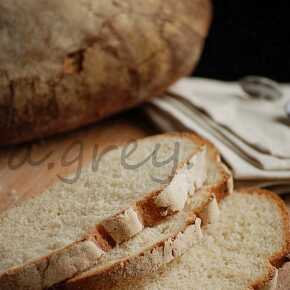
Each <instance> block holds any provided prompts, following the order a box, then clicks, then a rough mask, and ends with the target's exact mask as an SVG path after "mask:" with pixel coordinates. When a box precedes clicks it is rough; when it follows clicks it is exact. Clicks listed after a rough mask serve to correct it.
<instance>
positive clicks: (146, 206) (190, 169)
mask: <svg viewBox="0 0 290 290" xmlns="http://www.w3.org/2000/svg"><path fill="white" fill-rule="evenodd" d="M211 150H213V149H211ZM214 152H215V151H214ZM215 154H216V153H211V154H207V153H206V142H204V141H203V140H201V139H199V138H198V137H196V136H194V135H191V134H166V135H160V136H156V137H151V138H146V139H144V140H140V141H137V142H136V143H134V144H133V145H132V144H131V145H130V146H123V147H119V148H117V149H115V150H113V151H110V152H108V153H106V154H105V155H104V156H102V158H101V159H100V160H99V162H98V163H97V165H98V166H97V168H95V169H97V170H92V168H87V169H86V170H84V171H83V172H82V173H81V175H80V178H79V179H78V180H77V181H76V182H75V183H74V184H67V183H63V182H60V183H58V184H57V185H55V186H54V187H52V188H51V189H49V190H48V191H47V192H45V193H43V194H42V195H41V196H39V197H37V198H35V199H31V200H29V201H27V202H25V203H24V204H22V205H20V206H18V207H16V208H13V209H11V210H8V211H7V212H6V213H4V214H3V215H2V216H1V217H0V233H1V234H0V288H1V289H9V290H11V289H43V288H47V287H49V286H52V285H54V284H55V283H59V282H61V281H64V280H66V279H69V278H71V277H73V276H75V275H76V274H78V273H80V272H82V271H84V270H86V269H88V268H90V267H91V266H93V265H95V264H96V263H98V262H99V260H100V258H101V257H102V256H103V255H104V254H105V253H106V252H109V251H111V250H112V249H114V248H115V247H117V246H118V244H122V243H124V241H127V240H130V239H132V238H133V237H134V236H135V235H136V234H137V233H139V232H142V231H144V230H146V228H147V227H148V226H150V227H152V226H154V225H156V224H159V223H160V222H161V221H163V220H166V216H170V215H171V214H173V213H176V212H178V211H182V210H183V208H184V207H185V206H186V202H187V200H188V197H189V196H190V195H193V196H196V197H195V199H196V200H197V201H198V200H199V199H200V200H202V203H203V204H204V205H205V204H207V203H208V201H209V200H210V198H211V196H210V195H209V194H208V195H206V194H202V195H200V194H193V193H194V192H195V191H196V190H197V189H198V188H200V187H201V186H202V185H203V183H204V182H205V179H206V175H207V172H208V169H207V165H206V160H207V158H208V157H207V156H208V155H211V156H212V157H211V158H213V162H217V163H218V166H222V165H221V164H219V160H218V157H217V156H213V155H215ZM145 160H146V162H144V161H145ZM95 165H96V164H95ZM208 166H209V167H211V166H215V165H212V164H209V165H208ZM209 171H210V173H209V177H208V180H209V181H211V180H212V179H214V180H215V181H217V182H216V183H214V184H215V186H217V189H221V188H222V189H224V190H225V191H226V185H225V183H226V182H228V180H229V179H230V178H229V174H228V173H224V169H223V171H222V173H220V172H216V171H213V172H211V170H209ZM220 174H221V175H222V176H219V175H220ZM211 175H212V176H211ZM216 175H217V176H216ZM219 178H220V179H219ZM176 192H178V194H175V193H176ZM219 192H220V190H218V191H217V195H218V198H220V196H219ZM221 192H222V191H221ZM221 195H222V194H221ZM200 196H201V197H200ZM191 216H193V214H191ZM193 220H194V219H193ZM193 220H192V221H193Z"/></svg>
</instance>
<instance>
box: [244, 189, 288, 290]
mask: <svg viewBox="0 0 290 290" xmlns="http://www.w3.org/2000/svg"><path fill="white" fill-rule="evenodd" d="M239 192H241V193H245V194H249V193H250V194H255V195H261V196H268V197H269V198H270V199H272V201H273V202H275V204H276V205H277V206H278V208H279V209H280V213H281V216H282V219H283V228H284V230H283V233H284V241H285V244H284V246H283V248H282V249H281V251H280V252H278V253H276V254H275V255H273V256H272V257H270V258H269V272H268V274H267V275H265V276H263V277H260V278H259V279H258V280H257V281H255V282H254V283H252V285H250V287H249V289H255V290H256V289H261V288H262V287H264V286H265V285H267V284H268V283H269V282H270V281H271V279H272V278H273V276H274V273H275V268H279V267H280V266H281V264H282V262H283V261H284V260H285V257H286V256H287V254H288V253H289V251H290V232H289V226H290V215H289V211H288V209H287V206H286V204H285V203H284V201H283V200H282V199H281V198H280V197H279V196H278V195H277V194H275V193H273V192H271V191H268V190H264V189H257V188H254V187H250V188H244V189H242V190H239Z"/></svg>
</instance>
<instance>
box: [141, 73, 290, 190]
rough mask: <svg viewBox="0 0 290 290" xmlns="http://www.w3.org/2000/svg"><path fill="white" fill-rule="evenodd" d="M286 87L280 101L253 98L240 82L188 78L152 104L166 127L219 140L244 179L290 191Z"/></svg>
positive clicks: (158, 120)
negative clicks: (285, 109) (241, 86)
mask: <svg viewBox="0 0 290 290" xmlns="http://www.w3.org/2000/svg"><path fill="white" fill-rule="evenodd" d="M281 88H282V90H283V93H284V96H283V98H282V99H280V100H278V101H266V100H253V99H250V98H248V97H246V95H245V93H243V91H242V89H241V88H240V86H239V85H238V84H237V83H226V82H220V81H214V80H207V79H200V78H194V79H183V80H181V81H179V82H178V83H177V84H176V85H175V86H173V87H172V88H171V89H170V90H169V92H168V94H167V95H166V96H164V97H163V98H160V99H155V100H152V101H151V102H150V103H149V105H148V106H147V109H146V110H147V112H148V114H149V116H150V117H151V118H152V120H153V121H154V122H155V123H156V124H157V125H158V126H159V127H160V128H161V129H163V130H164V131H176V130H177V129H178V130H182V129H187V130H191V131H194V132H196V133H198V134H199V135H201V136H202V137H204V138H206V139H208V140H210V141H211V142H212V143H214V144H215V145H216V147H217V148H218V149H219V151H220V152H221V154H222V156H223V158H224V160H225V161H226V162H227V163H228V165H229V166H230V167H231V168H232V170H233V173H234V176H235V178H236V180H238V181H241V183H243V184H247V185H259V186H260V187H274V188H276V191H279V192H282V193H283V192H289V193H290V121H289V120H288V119H287V118H286V115H285V112H284V107H285V104H286V103H287V101H290V86H286V85H283V86H281Z"/></svg>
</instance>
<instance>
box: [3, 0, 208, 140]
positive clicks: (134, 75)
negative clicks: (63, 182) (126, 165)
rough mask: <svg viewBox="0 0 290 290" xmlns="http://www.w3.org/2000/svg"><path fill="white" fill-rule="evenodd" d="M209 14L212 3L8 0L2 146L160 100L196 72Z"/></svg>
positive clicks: (191, 0) (5, 5)
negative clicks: (159, 96)
mask: <svg viewBox="0 0 290 290" xmlns="http://www.w3.org/2000/svg"><path fill="white" fill-rule="evenodd" d="M210 18H211V9H210V0H179V1H176V0H167V1H162V0H147V1H144V0H83V1H76V0H63V1H58V0H50V1H43V0H41V1H39V0H27V1H25V2H23V1H21V0H15V1H13V2H11V1H9V0H3V1H1V3H0V144H11V143H19V142H23V141H28V140H32V139H35V138H40V137H45V136H49V135H52V134H55V133H58V132H64V131H68V130H71V129H74V128H78V127H80V126H83V125H86V124H89V123H92V122H94V121H96V120H99V119H101V118H103V117H105V116H108V115H110V114H113V113H115V112H118V111H121V110H124V109H126V108H129V107H132V106H134V105H137V104H139V103H141V102H144V101H145V100H146V99H148V98H150V97H153V96H157V95H158V94H161V92H162V91H163V90H165V89H166V88H167V87H168V86H169V85H170V84H172V83H173V82H174V81H175V80H177V79H178V78H180V77H182V76H184V75H186V74H189V73H190V72H191V71H192V69H193V67H194V66H195V64H196V63H197V60H198V59H199V56H200V54H201V51H202V47H203V44H204V40H205V37H206V35H207V31H208V27H209V23H210Z"/></svg>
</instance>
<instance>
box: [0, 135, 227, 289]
mask: <svg viewBox="0 0 290 290" xmlns="http://www.w3.org/2000/svg"><path fill="white" fill-rule="evenodd" d="M175 136H178V137H180V138H181V139H182V138H186V139H190V140H192V141H193V142H194V143H195V144H196V145H197V147H201V148H202V147H204V146H207V147H208V151H209V154H210V155H211V158H212V160H215V161H216V162H217V164H218V166H220V171H221V173H223V176H222V178H221V181H220V182H219V184H217V185H215V186H214V187H213V188H211V190H212V191H213V192H216V196H217V198H218V199H221V198H222V197H223V196H224V195H225V194H226V193H227V192H228V184H231V183H232V177H231V175H230V173H229V172H227V171H225V169H224V167H223V165H222V164H221V162H220V157H219V155H218V153H217V151H216V150H215V149H214V147H213V145H211V144H210V143H208V142H207V141H205V140H203V139H201V138H199V137H198V136H196V135H194V134H189V133H169V134H163V135H157V136H154V137H153V138H160V137H162V138H170V137H175ZM145 139H152V137H147V138H145ZM196 152H198V150H197V151H194V152H193V153H192V155H191V156H190V157H189V159H188V160H185V161H184V162H182V163H181V164H179V166H178V168H177V170H176V172H178V170H180V169H182V168H183V167H184V166H186V165H187V162H188V161H189V160H191V159H192V157H194V156H195V154H196ZM174 176H176V173H175V175H174ZM174 176H172V177H171V180H172V179H173V177H174ZM161 189H162V187H161ZM161 191H162V190H161ZM159 194H160V191H159V192H154V193H150V194H148V195H147V196H146V197H145V198H144V199H141V200H139V201H137V202H136V203H135V204H133V205H131V206H130V207H128V208H127V209H124V210H122V211H121V212H120V213H118V214H116V215H114V216H112V217H110V218H109V219H108V220H107V221H106V222H108V221H115V220H116V219H118V218H119V217H122V216H123V215H124V213H125V212H127V211H128V210H132V211H133V212H135V213H136V215H137V216H138V220H139V222H140V223H142V228H141V230H142V229H143V228H145V227H148V226H154V225H156V224H157V223H160V222H162V220H164V219H165V218H166V217H167V216H168V215H170V214H173V213H172V212H170V211H168V212H167V214H164V209H163V208H159V207H157V206H156V205H155V203H154V200H155V198H156V197H157V196H158V195H159ZM208 202H209V200H208V201H205V203H204V205H201V207H200V208H198V209H196V211H195V212H196V213H197V214H198V213H199V212H200V211H202V209H203V208H204V207H205V206H206V205H207V203H208ZM126 221H127V222H128V223H129V224H130V223H131V224H134V223H135V220H134V217H133V218H131V220H130V219H129V220H128V219H127V220H126ZM104 222H105V221H103V222H101V223H100V224H99V225H96V230H95V231H94V232H91V233H88V235H87V236H86V237H84V238H83V239H82V240H80V241H76V242H75V243H73V244H71V245H69V246H67V247H65V248H63V249H60V250H58V251H55V252H53V253H52V254H51V255H49V256H46V257H41V258H39V259H37V260H35V261H32V262H29V263H27V264H25V265H23V266H21V267H17V268H13V269H9V270H8V271H7V272H5V273H2V274H1V275H0V286H1V289H11V290H12V289H25V288H23V287H25V285H26V283H28V285H29V287H30V289H31V290H32V289H43V288H46V287H49V286H52V285H54V284H55V283H59V282H62V281H64V280H66V279H69V278H71V277H73V276H75V275H76V274H78V273H80V272H82V271H84V270H86V269H88V268H90V267H91V266H93V265H95V263H96V261H97V260H98V258H99V257H101V256H102V255H103V254H105V253H106V252H108V251H110V250H111V249H112V248H113V247H115V245H116V243H117V242H118V241H116V240H114V239H113V238H112V235H111V234H110V233H109V232H108V229H107V228H105V227H104ZM119 225H122V222H121V224H119ZM128 229H129V233H128V235H127V236H126V238H125V239H124V240H128V239H130V237H133V236H134V235H135V234H136V231H135V230H133V231H131V232H130V229H131V228H130V226H129V227H128ZM124 240H122V241H124ZM80 252H81V254H80ZM80 256H81V258H80ZM55 261H57V263H56V262H55ZM60 261H61V262H60ZM31 281H33V282H31ZM5 287H7V288H5Z"/></svg>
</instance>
